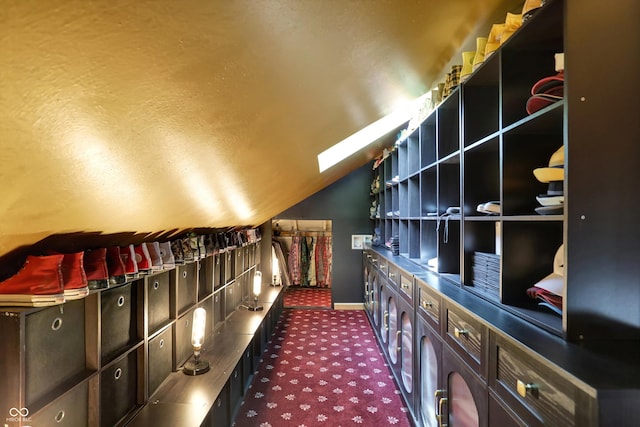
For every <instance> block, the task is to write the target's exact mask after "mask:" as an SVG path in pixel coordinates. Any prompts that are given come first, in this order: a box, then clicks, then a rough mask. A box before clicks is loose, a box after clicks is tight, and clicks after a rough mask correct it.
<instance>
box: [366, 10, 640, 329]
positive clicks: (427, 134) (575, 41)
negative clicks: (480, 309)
mask: <svg viewBox="0 0 640 427" xmlns="http://www.w3.org/2000/svg"><path fill="white" fill-rule="evenodd" d="M568 7H571V5H569V4H568V2H566V1H562V0H554V1H548V2H546V4H545V5H544V6H543V7H542V8H541V9H540V10H539V11H537V12H536V14H535V15H534V16H533V17H532V18H531V19H529V20H528V21H527V22H525V23H524V25H522V27H521V28H520V29H519V30H518V31H517V32H516V33H515V34H514V35H513V36H512V37H511V38H509V40H508V41H507V42H506V43H504V44H503V45H502V46H501V47H500V48H499V49H498V50H497V51H496V52H495V53H494V54H493V55H491V56H490V57H489V58H488V59H487V60H486V61H485V62H484V63H483V64H482V65H481V66H480V67H478V68H477V69H476V70H475V72H474V73H473V74H472V75H471V76H470V77H469V78H468V79H467V80H466V81H465V82H464V83H462V84H461V85H460V86H459V87H457V88H456V89H455V90H454V91H453V92H452V93H451V94H450V95H449V97H447V98H446V99H445V100H444V101H442V102H441V104H440V105H439V106H437V107H436V109H435V110H434V111H432V112H431V113H430V114H429V115H428V116H427V117H426V118H425V119H424V120H423V121H422V123H421V124H420V125H419V126H417V128H416V129H415V130H414V131H413V132H412V133H411V134H409V135H408V136H406V137H405V139H404V140H403V141H402V142H400V143H398V144H397V146H396V147H395V149H394V150H392V151H391V154H390V155H389V156H388V157H387V158H386V159H385V160H384V161H383V162H382V163H381V165H380V167H379V168H378V169H377V170H376V171H375V172H374V173H375V174H379V175H380V176H384V177H386V178H387V179H390V178H391V177H393V176H396V175H397V174H398V171H399V172H400V174H399V178H400V182H399V184H398V185H395V184H394V185H393V186H392V187H388V188H385V189H383V191H382V194H380V195H379V200H380V201H381V203H382V205H383V206H384V210H385V211H393V212H397V213H399V215H398V216H397V217H396V216H392V217H387V216H384V215H382V216H381V217H380V218H379V219H376V220H375V221H374V222H375V227H376V232H377V233H378V234H379V235H380V238H379V239H378V241H380V242H382V243H384V242H388V241H389V240H390V239H391V238H392V237H398V238H399V245H400V255H402V256H403V257H405V258H407V259H409V260H410V261H411V262H413V263H414V264H416V265H417V266H419V267H420V268H423V269H425V270H429V271H436V272H438V273H440V274H441V275H443V276H445V277H446V278H447V279H449V280H451V281H453V282H455V283H456V284H457V286H459V287H461V288H463V289H465V290H468V291H469V292H471V293H474V294H476V295H479V296H481V297H483V298H485V299H487V300H489V301H491V302H492V303H494V304H495V305H496V306H498V308H501V309H505V310H507V311H510V312H512V313H515V314H516V315H518V316H520V317H522V318H523V319H527V320H528V321H530V322H531V323H533V324H536V325H538V326H540V327H541V328H543V329H545V330H548V331H550V332H552V333H553V334H555V335H558V336H561V337H563V338H565V339H568V340H572V341H575V340H585V339H607V338H611V337H612V336H610V335H609V334H608V333H607V332H606V330H607V328H609V329H611V330H615V333H614V334H613V336H616V337H617V338H619V339H629V338H632V339H638V337H639V336H640V332H638V331H639V330H640V320H638V319H640V318H638V315H637V310H635V309H634V308H633V306H635V307H637V306H638V304H639V303H640V296H638V293H637V291H634V290H633V289H631V285H630V284H629V281H628V280H625V279H622V277H621V278H618V277H617V276H618V274H621V275H622V276H624V277H627V278H630V277H631V276H630V274H631V272H633V271H635V272H638V267H637V266H635V265H630V264H625V265H624V270H620V269H618V268H615V267H613V266H614V265H617V261H614V260H613V259H612V257H615V255H611V256H607V259H609V260H610V261H611V263H610V265H608V266H606V267H603V268H598V269H597V268H596V267H595V265H598V263H599V261H598V260H597V259H595V258H598V255H597V253H598V252H602V250H598V249H597V248H602V247H606V248H607V250H609V251H610V252H609V253H610V254H614V253H621V251H625V252H629V251H631V252H633V251H634V243H633V239H632V238H631V237H630V236H626V235H624V234H625V233H624V231H621V230H622V229H621V228H620V227H623V228H624V229H635V228H637V226H636V225H635V223H633V221H631V220H628V219H626V217H625V220H624V222H623V224H620V223H619V222H618V221H617V220H614V221H615V222H616V223H618V224H620V226H619V227H616V226H614V225H613V224H611V225H608V224H607V222H608V220H607V217H608V212H609V214H610V213H611V212H612V211H611V210H609V211H608V210H607V207H606V206H604V205H602V204H601V203H599V202H598V201H597V199H598V197H605V198H606V200H607V203H609V204H610V205H615V206H618V207H619V208H622V206H623V205H624V204H625V202H624V201H623V199H619V198H616V194H618V192H619V193H620V194H621V195H624V194H626V195H627V196H626V197H631V194H632V193H633V188H632V187H633V185H634V184H630V181H629V180H627V179H623V178H622V177H623V176H627V175H629V176H636V177H637V174H638V172H637V171H638V169H639V168H638V165H637V159H638V158H639V157H638V149H637V148H636V146H637V144H630V143H629V141H631V140H637V135H638V132H637V120H635V119H632V118H631V117H630V112H629V111H628V109H629V105H626V106H625V107H624V108H623V107H621V105H619V104H616V103H613V104H611V105H610V108H609V107H608V106H607V105H606V102H604V100H606V99H607V96H609V95H608V94H612V93H615V94H616V97H618V98H620V99H628V97H627V96H626V95H624V94H625V92H626V91H627V89H626V88H625V83H623V82H617V81H612V79H610V78H609V79H605V78H604V77H605V76H606V72H605V71H604V69H601V68H602V67H599V66H597V65H596V64H598V61H597V60H596V59H594V58H592V56H591V55H589V54H588V49H587V48H586V47H585V46H583V41H582V39H583V38H585V37H587V35H588V34H587V33H586V31H587V30H586V29H583V28H582V27H581V25H583V24H584V23H585V22H586V21H587V20H588V19H590V18H588V17H585V16H584V15H583V14H581V13H580V12H579V11H575V10H570V11H568V10H566V8H568ZM620 13H622V9H620V8H618V9H617V11H611V12H610V13H609V11H608V10H607V13H606V14H605V15H606V17H607V19H608V20H609V21H607V22H608V24H606V25H610V26H611V27H614V26H616V25H617V24H616V22H617V21H616V20H617V19H619V18H620V17H619V15H620ZM599 25H601V26H603V28H604V26H605V24H604V23H603V22H599ZM589 39H590V40H591V41H592V43H595V44H597V45H599V46H600V48H601V49H604V50H606V51H607V52H606V56H607V57H609V58H617V57H619V56H620V55H621V54H622V52H624V49H623V48H622V47H620V46H618V45H616V49H615V51H616V52H618V54H617V56H616V54H615V53H614V52H612V51H611V50H612V49H613V48H612V47H611V46H609V44H604V43H601V42H599V41H597V43H596V39H595V38H594V37H592V36H591V35H589ZM614 44H615V43H614ZM566 50H569V51H571V55H568V56H567V60H566V65H567V66H566V70H565V75H566V76H567V82H568V83H571V85H570V86H569V85H565V87H564V99H562V100H559V101H557V102H555V103H553V104H550V105H548V106H546V107H544V108H542V109H540V110H538V111H535V112H533V113H531V114H528V113H527V110H526V104H527V100H528V99H529V97H530V96H531V88H532V86H533V85H534V84H535V83H536V82H538V81H539V80H540V79H542V78H545V77H549V76H555V75H556V74H557V71H556V69H555V62H554V58H555V54H557V53H562V52H564V51H566ZM578 52H579V53H578ZM624 63H625V64H626V66H627V67H628V68H631V69H634V70H638V69H640V66H639V65H638V61H637V59H633V58H626V57H625V61H624ZM572 64H573V68H572ZM587 64H590V67H591V68H590V69H589V70H588V71H589V72H592V71H593V72H594V73H597V74H598V75H600V76H602V77H603V80H602V83H603V85H600V86H598V87H595V86H594V85H593V84H592V85H591V86H589V81H590V80H589V78H587V74H588V72H587V67H588V65H587ZM576 70H578V71H576ZM580 70H582V71H583V72H582V74H581V72H580ZM605 80H606V84H604V81H605ZM591 81H593V80H591ZM605 87H606V88H605ZM594 97H596V98H597V99H599V100H602V101H603V102H602V103H601V104H599V105H597V106H595V105H593V103H592V104H589V99H591V98H594ZM570 104H571V105H570ZM621 117H625V118H624V120H621ZM634 120H635V122H636V125H635V127H634V125H633V124H632V122H634ZM607 132H610V133H611V134H615V135H617V136H616V137H615V140H614V141H608V140H607V139H608V138H607V136H606V134H607ZM595 135H599V138H596V137H595ZM633 138H635V139H633ZM609 139H610V138H609ZM625 141H626V142H625ZM605 146H606V147H607V148H605ZM614 146H615V148H614ZM560 147H564V153H565V156H566V159H565V169H564V178H563V181H562V183H556V184H554V189H553V191H559V190H562V194H564V196H565V199H564V204H563V213H560V214H557V213H554V214H551V215H543V214H542V213H544V211H543V210H540V209H539V208H540V204H539V203H538V200H537V197H538V196H540V195H542V194H545V193H547V191H551V189H550V186H549V184H548V183H543V182H539V181H538V180H537V179H536V177H535V176H534V174H533V170H534V169H536V168H542V167H547V166H548V165H549V161H550V157H551V155H552V154H553V153H554V152H555V151H556V150H558V149H559V148H560ZM627 152H628V154H623V153H627ZM615 153H618V155H616V154H615ZM603 155H604V156H606V158H607V159H609V160H610V161H613V162H614V163H616V166H615V167H614V169H615V170H616V172H615V176H616V177H618V178H617V181H616V183H615V184H614V183H612V182H610V181H607V180H606V178H605V177H604V175H606V172H605V171H606V170H609V169H608V168H606V167H605V168H604V169H602V170H601V173H600V174H598V173H596V170H597V169H598V166H597V165H598V164H601V162H600V161H599V160H598V159H599V157H600V156H603ZM629 156H631V157H633V156H635V157H633V159H635V160H632V159H631V157H629ZM621 157H624V159H622V158H621ZM614 158H617V159H618V160H617V161H616V160H613V159H614ZM619 162H622V163H623V165H622V166H621V167H623V169H624V172H622V171H621V169H620V168H619V166H618V163H619ZM634 162H635V163H634ZM569 164H570V167H569ZM601 166H602V164H601ZM623 181H624V182H623ZM604 182H610V184H609V191H607V190H606V185H605V184H604ZM593 187H597V188H599V189H600V192H599V193H598V194H599V195H595V194H594V193H593V192H592V190H591V188H593ZM569 190H571V192H569ZM604 193H606V195H605V194H604ZM487 202H498V203H499V209H500V212H499V213H498V214H497V215H487V214H485V213H480V212H478V210H477V209H478V206H479V205H481V204H485V203H487ZM633 204H634V205H636V206H637V202H633ZM454 207H458V208H460V210H461V213H460V215H449V214H447V210H448V209H449V208H454ZM538 212H540V213H541V214H539V213H538ZM571 212H573V214H572V213H571ZM589 218H591V221H589ZM596 218H597V219H598V220H599V222H596V221H595V219H596ZM609 220H613V218H611V217H610V215H609ZM585 227H588V228H589V230H591V232H592V235H589V234H588V233H585ZM607 233H609V234H610V235H613V234H615V235H616V236H617V238H616V239H613V238H612V237H610V236H608V235H607ZM636 235H637V233H636ZM563 243H564V252H563V255H564V258H565V260H566V264H565V266H564V271H565V274H564V279H563V280H564V288H565V290H564V292H565V298H564V301H563V310H562V315H561V316H558V315H556V314H550V312H548V311H545V309H544V308H543V307H539V306H538V301H536V300H533V299H531V298H530V297H528V296H527V292H526V291H527V289H528V288H529V287H531V286H533V285H535V284H536V283H538V282H539V281H540V280H541V279H543V278H544V277H546V276H547V275H548V274H550V273H551V272H552V271H553V259H554V255H555V253H556V251H557V250H558V248H559V247H560V246H561V245H562V244H563ZM603 245H604V246H603ZM586 248H589V249H586ZM636 249H637V247H636ZM476 252H486V253H492V254H496V255H497V256H498V257H499V274H498V276H497V277H498V278H497V279H495V283H492V286H490V288H492V289H495V290H497V292H493V293H491V292H487V291H486V289H480V288H476V287H474V286H473V279H474V277H473V276H474V271H473V268H472V264H473V254H474V253H476ZM587 252H588V253H589V254H590V255H591V258H585V255H584V254H585V253H587ZM635 252H636V253H637V250H635ZM605 270H606V271H607V273H605V272H604V271H605ZM614 270H615V271H614ZM590 272H591V274H590ZM596 277H597V278H598V279H596ZM612 281H613V283H615V284H611V285H608V286H609V287H610V286H613V289H615V291H612V292H614V294H613V295H615V299H616V301H618V305H620V306H621V307H623V308H622V309H621V311H620V312H618V311H615V312H614V311H612V310H611V309H610V308H607V307H606V306H605V305H603V304H602V303H601V302H600V300H599V296H598V294H599V293H600V291H599V290H598V289H599V285H598V283H603V282H607V283H610V282H612ZM586 289H589V291H588V292H587V291H586ZM624 295H629V296H630V297H631V301H628V304H627V301H625V296H624ZM630 325H632V326H630ZM628 326H630V327H628Z"/></svg>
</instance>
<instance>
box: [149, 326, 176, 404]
mask: <svg viewBox="0 0 640 427" xmlns="http://www.w3.org/2000/svg"><path fill="white" fill-rule="evenodd" d="M172 366H173V334H172V331H171V328H167V329H166V330H165V331H163V332H162V333H160V334H159V335H158V336H156V337H155V338H153V339H151V340H149V382H148V384H149V396H151V395H152V394H153V393H154V392H155V391H156V389H157V388H158V387H159V386H160V384H162V382H163V381H164V380H165V378H167V376H169V374H170V373H171V369H172Z"/></svg>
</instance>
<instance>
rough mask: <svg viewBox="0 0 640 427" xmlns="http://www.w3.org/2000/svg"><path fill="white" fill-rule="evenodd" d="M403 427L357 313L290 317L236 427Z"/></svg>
mask: <svg viewBox="0 0 640 427" xmlns="http://www.w3.org/2000/svg"><path fill="white" fill-rule="evenodd" d="M322 425H325V426H327V427H329V426H330V427H339V426H377V427H382V426H402V427H405V426H406V427H408V426H410V425H411V424H410V422H409V419H408V416H407V408H406V406H405V404H404V401H403V400H402V398H401V396H400V391H399V390H398V388H397V386H396V384H395V382H394V380H393V377H392V376H391V372H390V370H389V367H388V365H386V363H385V360H384V357H383V355H382V354H381V352H380V349H379V348H378V346H377V344H376V341H375V337H374V334H373V331H372V330H371V326H370V324H369V322H368V321H367V318H366V315H365V313H364V311H360V310H339V311H336V310H290V309H286V310H285V311H284V313H283V315H282V318H281V323H280V324H279V327H278V328H277V329H276V331H275V333H274V335H273V336H272V341H271V343H270V344H269V346H268V348H267V350H266V351H265V353H264V356H263V361H262V363H261V364H260V368H259V370H258V371H257V372H256V375H255V376H254V379H253V382H252V384H251V387H250V388H249V391H248V392H247V394H246V396H245V399H244V401H243V403H242V406H241V407H240V410H239V412H238V415H237V417H236V420H235V427H257V426H259V427H276V426H278V427H288V426H296V427H316V426H322Z"/></svg>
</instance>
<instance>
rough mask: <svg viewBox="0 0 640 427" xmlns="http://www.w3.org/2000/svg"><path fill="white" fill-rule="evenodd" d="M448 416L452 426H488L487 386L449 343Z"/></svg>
mask: <svg viewBox="0 0 640 427" xmlns="http://www.w3.org/2000/svg"><path fill="white" fill-rule="evenodd" d="M442 360H443V368H444V370H443V372H444V376H445V382H446V395H447V401H446V405H442V408H444V407H445V406H446V412H445V414H446V418H447V423H448V425H449V426H450V427H485V426H487V418H488V415H487V413H488V410H487V399H488V397H487V387H486V385H485V384H484V383H483V382H482V380H481V379H480V377H479V376H478V375H477V374H476V373H475V372H473V370H472V369H471V368H470V367H469V366H468V365H467V364H466V363H465V362H464V361H462V359H460V357H459V356H458V355H457V354H455V353H454V352H453V351H452V350H451V349H450V348H449V347H448V346H445V347H444V350H443V358H442Z"/></svg>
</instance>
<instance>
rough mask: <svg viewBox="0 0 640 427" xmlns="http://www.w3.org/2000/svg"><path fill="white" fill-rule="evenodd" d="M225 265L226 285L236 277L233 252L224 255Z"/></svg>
mask: <svg viewBox="0 0 640 427" xmlns="http://www.w3.org/2000/svg"><path fill="white" fill-rule="evenodd" d="M222 259H223V263H224V268H223V269H224V283H229V282H230V281H231V280H233V278H234V277H235V272H234V268H233V267H234V262H233V250H232V251H227V252H225V253H224V254H222Z"/></svg>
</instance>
